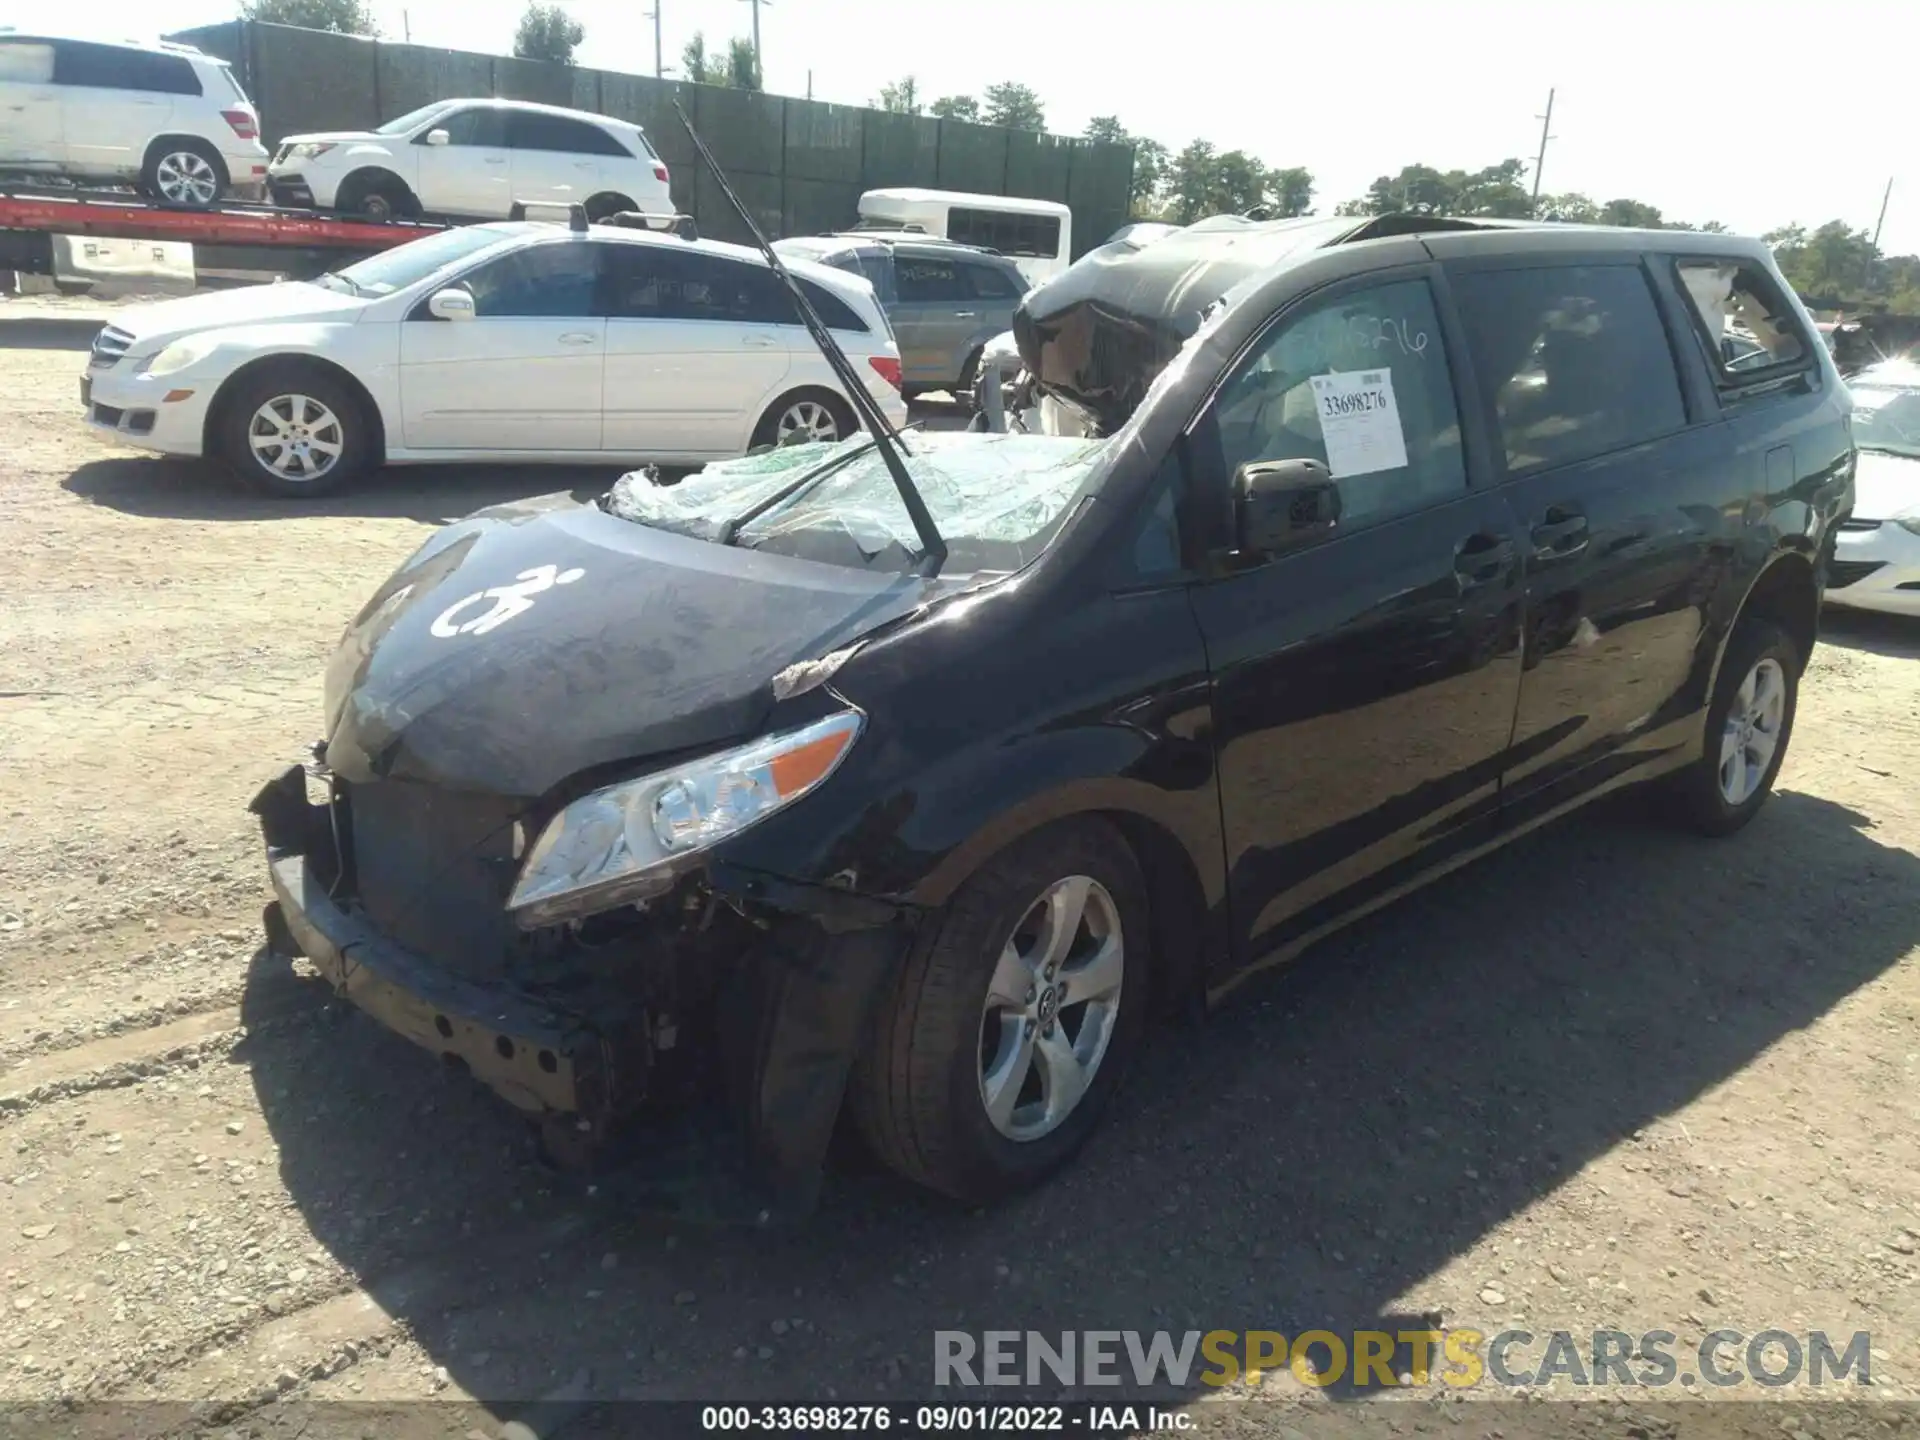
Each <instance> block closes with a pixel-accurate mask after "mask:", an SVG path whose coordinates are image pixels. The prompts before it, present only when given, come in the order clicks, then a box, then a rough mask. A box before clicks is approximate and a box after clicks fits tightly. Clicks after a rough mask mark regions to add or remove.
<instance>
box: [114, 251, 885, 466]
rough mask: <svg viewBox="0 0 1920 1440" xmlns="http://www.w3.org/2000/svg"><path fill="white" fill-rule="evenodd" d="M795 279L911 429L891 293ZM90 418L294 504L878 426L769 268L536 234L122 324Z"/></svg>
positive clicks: (821, 276) (849, 282)
mask: <svg viewBox="0 0 1920 1440" xmlns="http://www.w3.org/2000/svg"><path fill="white" fill-rule="evenodd" d="M788 269H789V270H790V271H791V272H792V274H793V275H794V277H795V279H796V280H798V281H799V283H800V285H801V286H802V287H803V289H804V290H805V292H806V294H807V296H808V299H809V301H810V302H811V304H812V306H813V309H814V310H815V312H816V313H817V314H818V315H819V317H820V319H821V320H822V321H824V322H825V323H826V325H827V326H828V328H829V329H830V330H832V331H833V332H834V335H835V338H836V339H838V341H839V342H840V346H841V348H842V349H843V350H844V351H845V352H846V354H847V357H848V359H849V360H850V361H851V362H852V364H853V367H854V369H855V370H856V371H857V372H858V373H859V375H860V377H861V378H862V379H863V380H864V381H865V382H866V385H867V388H868V389H869V391H870V392H871V393H872V395H873V397H874V398H875V400H876V401H878V402H879V405H880V408H881V410H882V412H883V413H884V414H885V415H886V416H887V418H888V419H889V420H890V421H893V422H894V423H896V424H904V423H905V422H906V405H905V403H904V402H903V401H902V400H901V398H900V388H899V387H900V351H899V348H898V347H897V346H896V344H895V343H894V338H893V332H892V330H891V329H890V328H889V327H888V325H887V320H886V316H885V314H884V313H883V312H882V310H881V308H880V305H879V302H878V301H877V300H876V299H875V297H874V293H873V287H872V285H871V284H869V283H868V282H867V281H866V280H865V279H862V278H861V277H859V276H856V275H851V274H849V273H847V272H845V271H842V270H833V269H829V268H827V267H825V266H820V265H810V264H807V263H804V262H800V261H795V262H793V263H791V264H790V265H789V266H788ZM81 399H82V402H83V403H84V404H85V406H86V411H87V420H88V422H89V424H90V425H91V426H92V427H93V428H94V430H95V431H96V432H99V433H102V434H105V435H110V436H111V437H112V438H113V439H114V440H116V441H118V442H120V443H122V444H127V445H134V446H138V447H140V448H142V449H147V450H155V451H159V452H161V453H163V454H168V455H187V456H201V455H205V456H209V457H218V458H220V459H223V460H225V461H226V462H227V463H228V464H229V465H230V466H232V467H233V468H234V470H236V471H237V472H238V473H239V474H240V475H241V476H242V477H243V478H245V479H246V480H248V481H251V482H252V483H253V484H255V485H257V486H259V487H261V488H263V489H265V490H269V491H272V492H274V493H276V494H282V495H314V494H319V493H321V492H323V491H327V490H331V489H333V488H335V487H337V486H339V485H341V484H343V483H345V482H347V481H348V480H351V479H353V478H354V477H355V476H357V475H359V474H360V473H362V472H363V471H365V470H367V469H369V468H371V467H374V466H377V465H380V464H383V463H384V464H416V463H421V462H430V461H456V460H466V461H471V460H520V461H560V462H566V461H575V462H581V463H593V464H601V463H619V464H639V463H645V462H649V461H651V462H656V463H660V464H668V465H699V464H704V463H706V462H707V461H709V460H714V459H719V458H722V457H725V456H733V455H739V454H742V453H743V452H745V451H746V450H748V449H750V448H752V447H754V446H756V445H762V444H771V443H776V442H779V441H781V440H785V439H789V438H801V437H803V438H807V439H813V440H833V439H838V438H841V437H844V436H846V435H849V434H851V433H852V432H853V431H854V430H855V429H857V428H858V424H859V422H858V420H857V418H856V413H855V411H854V408H853V406H852V405H851V404H850V403H849V402H848V400H847V397H846V395H845V393H844V392H843V391H842V389H841V387H840V384H839V381H838V379H837V378H836V377H835V374H834V372H833V369H832V368H831V367H830V366H829V365H828V363H827V360H826V358H825V357H824V356H823V355H822V354H821V353H820V351H819V350H818V349H817V348H816V347H815V345H814V343H813V341H812V339H811V337H810V336H809V335H808V333H807V330H806V328H805V327H804V326H803V325H802V324H801V323H800V318H799V314H798V311H797V308H796V307H795V305H794V303H793V299H792V296H791V294H790V293H789V292H788V291H787V290H786V289H785V288H784V287H783V286H782V285H781V283H780V279H779V277H778V276H777V275H775V274H774V273H773V270H772V269H771V267H769V266H768V265H767V263H766V261H765V259H764V258H763V257H762V256H761V255H760V254H759V252H758V251H755V250H749V249H745V248H743V247H740V246H737V245H727V244H722V243H720V242H717V241H710V240H686V239H680V238H676V237H673V236H668V235H664V234H659V233H655V232H653V231H647V230H628V229H613V228H605V229H603V228H601V227H599V226H593V227H590V228H587V229H584V230H569V229H568V228H566V227H564V226H555V225H552V224H544V223H539V222H518V223H510V224H495V225H474V226H469V227H466V228H463V229H456V230H447V231H443V232H441V233H439V234H435V235H430V236H427V237H425V238H423V239H420V240H416V241H413V242H412V243H410V244H407V245H402V246H398V247H396V248H395V249H392V250H389V251H386V252H384V253H382V254H379V255H375V256H373V257H371V258H369V259H366V260H362V261H361V262H359V263H358V264H356V265H352V266H349V267H347V268H346V269H344V270H342V271H340V272H339V273H338V274H329V275H326V276H322V277H321V278H320V279H319V280H317V281H314V282H312V283H300V284H280V285H261V286H255V287H253V288H250V289H242V290H227V291H216V292H212V293H209V294H204V295H196V296H192V297H190V298H188V299H184V300H173V301H167V302H165V303H162V304H158V305H149V306H142V307H139V308H136V309H132V310H129V311H126V312H125V313H124V314H122V315H121V316H120V317H118V318H117V319H116V320H115V322H114V323H113V324H111V325H109V326H107V327H106V328H105V329H104V330H102V331H101V332H100V334H99V336H98V338H97V339H95V341H94V344H93V350H92V353H91V355H90V356H89V358H88V365H87V369H86V372H85V374H84V376H83V377H82V380H81Z"/></svg>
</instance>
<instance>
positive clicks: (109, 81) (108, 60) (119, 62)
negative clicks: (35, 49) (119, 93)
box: [53, 40, 201, 95]
mask: <svg viewBox="0 0 1920 1440" xmlns="http://www.w3.org/2000/svg"><path fill="white" fill-rule="evenodd" d="M53 79H54V83H55V84H56V85H75V86H86V87H89V88H92V89H98V90H140V91H145V92H148V93H152V94H161V95H198V94H200V93H201V91H200V77H199V76H198V75H196V74H194V73H193V63H192V62H191V61H189V60H188V59H186V58H185V57H184V56H181V55H166V54H160V53H157V52H155V51H152V50H136V49H133V48H131V47H129V46H123V45H93V44H89V43H87V42H86V41H81V40H63V41H61V42H60V43H59V44H58V45H57V46H56V47H55V49H54V61H53Z"/></svg>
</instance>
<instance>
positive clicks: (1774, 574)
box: [1709, 548, 1820, 693]
mask: <svg viewBox="0 0 1920 1440" xmlns="http://www.w3.org/2000/svg"><path fill="white" fill-rule="evenodd" d="M1748 616H1754V617H1756V618H1759V619H1763V620H1771V621H1772V622H1773V623H1774V624H1776V625H1778V626H1779V627H1780V628H1781V629H1782V630H1784V631H1786V632H1787V635H1788V636H1789V637H1790V638H1791V639H1792V640H1793V643H1794V648H1795V649H1796V650H1798V651H1799V652H1800V666H1801V668H1802V669H1803V670H1804V669H1805V668H1806V665H1807V662H1808V661H1809V660H1811V659H1812V658H1813V645H1814V641H1815V639H1816V638H1818V635H1819V630H1820V584H1819V580H1818V578H1817V576H1816V573H1815V569H1814V560H1813V556H1812V555H1810V554H1809V553H1808V552H1806V551H1805V550H1802V549H1798V548H1793V549H1782V550H1780V551H1778V552H1776V553H1775V555H1774V556H1773V558H1772V559H1771V560H1769V561H1768V562H1767V564H1766V565H1765V566H1764V567H1762V569H1761V571H1760V573H1759V574H1758V575H1756V576H1755V577H1754V580H1753V584H1751V585H1749V586H1748V587H1747V593H1746V595H1745V596H1744V597H1743V598H1742V599H1741V601H1740V608H1739V609H1738V610H1737V611H1735V612H1734V624H1735V625H1738V624H1739V623H1740V621H1741V620H1743V619H1745V618H1747V617H1748ZM1732 634H1733V627H1732V626H1729V627H1728V629H1727V635H1726V636H1725V637H1723V638H1722V640H1721V642H1720V652H1721V653H1720V656H1719V657H1718V658H1716V660H1715V662H1714V670H1715V674H1716V675H1717V674H1718V672H1719V666H1720V661H1721V660H1723V659H1724V658H1725V655H1726V648H1727V641H1728V640H1729V639H1731V638H1732ZM1709 693H1711V691H1710V692H1709Z"/></svg>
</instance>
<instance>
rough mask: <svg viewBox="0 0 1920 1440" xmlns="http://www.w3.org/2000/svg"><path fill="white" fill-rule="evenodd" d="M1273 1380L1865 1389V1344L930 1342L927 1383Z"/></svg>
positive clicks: (1370, 1337) (1661, 1338) (1818, 1337)
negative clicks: (1837, 1386)
mask: <svg viewBox="0 0 1920 1440" xmlns="http://www.w3.org/2000/svg"><path fill="white" fill-rule="evenodd" d="M1276 1375H1283V1376H1287V1377H1290V1378H1291V1379H1292V1380H1294V1381H1297V1382H1299V1383H1300V1384H1302V1385H1311V1386H1315V1387H1321V1388H1324V1387H1327V1386H1334V1385H1343V1384H1345V1385H1350V1386H1353V1387H1355V1388H1375V1387H1377V1388H1383V1389H1384V1388H1390V1387H1402V1386H1416V1385H1443V1386H1448V1387H1451V1388H1454V1389H1467V1388H1471V1387H1473V1386H1476V1385H1485V1384H1493V1385H1498V1386H1503V1387H1507V1388H1518V1387H1521V1386H1529V1387H1535V1388H1547V1387H1558V1386H1571V1387H1575V1388H1589V1387H1595V1386H1612V1385H1625V1386H1634V1387H1637V1388H1645V1389H1663V1388H1665V1387H1668V1386H1676V1385H1677V1386H1683V1387H1693V1386H1701V1385H1704V1386H1709V1387H1713V1388H1717V1389H1725V1388H1728V1387H1731V1386H1736V1385H1749V1384H1751V1385H1762V1386H1767V1387H1770V1388H1776V1389H1777V1388H1780V1387H1783V1386H1792V1385H1832V1384H1842V1383H1845V1384H1853V1385H1871V1384H1872V1383H1873V1340H1872V1337H1871V1335H1869V1333H1868V1332H1867V1331H1864V1330H1856V1331H1855V1332H1854V1333H1853V1334H1852V1335H1849V1336H1847V1337H1845V1339H1844V1341H1843V1342H1841V1343H1835V1341H1834V1339H1833V1338H1832V1337H1830V1336H1828V1334H1827V1333H1826V1332H1825V1331H1824V1330H1810V1331H1806V1332H1804V1333H1802V1334H1795V1333H1793V1332H1790V1331H1786V1330H1762V1331H1759V1332H1758V1333H1756V1334H1753V1335H1748V1334H1746V1333H1744V1332H1742V1331H1739V1330H1713V1331H1710V1332H1708V1333H1707V1334H1706V1335H1705V1336H1704V1337H1702V1339H1701V1340H1700V1341H1699V1343H1698V1344H1697V1345H1691V1346H1683V1345H1682V1344H1681V1343H1680V1340H1679V1337H1678V1336H1677V1335H1675V1334H1674V1332H1673V1331H1671V1330H1648V1331H1645V1332H1644V1333H1642V1334H1639V1335H1632V1334H1629V1333H1628V1332H1626V1331H1625V1330H1593V1331H1589V1332H1584V1333H1576V1332H1573V1331H1568V1330H1555V1331H1552V1332H1549V1333H1545V1334H1538V1335H1536V1334H1535V1333H1534V1332H1532V1331H1530V1330H1497V1331H1493V1332H1491V1333H1489V1332H1487V1331H1484V1330H1471V1329H1466V1328H1460V1329H1450V1330H1427V1329H1408V1330H1355V1331H1352V1332H1347V1333H1338V1334H1337V1333H1335V1332H1334V1331H1331V1330H1303V1331H1301V1332H1300V1333H1299V1334H1297V1335H1293V1336H1287V1335H1283V1334H1282V1333H1280V1332H1279V1331H1277V1330H1244V1331H1242V1330H1208V1331H1205V1332H1202V1331H1199V1330H1187V1331H1183V1332H1180V1333H1177V1334H1176V1333H1174V1332H1172V1331H1167V1330H1154V1331H1142V1330H1067V1331H1059V1332H1055V1333H1052V1334H1047V1333H1043V1332H1041V1331H1038V1330H1024V1331H1023V1330H987V1331H983V1332H981V1333H979V1334H977V1335H976V1334H974V1333H972V1332H970V1331H966V1330H936V1331H935V1332H934V1336H933V1380H934V1384H936V1385H966V1386H980V1385H1006V1386H1028V1387H1036V1386H1043V1385H1065V1386H1099V1385H1112V1386H1127V1387H1131V1388H1133V1389H1137V1390H1146V1389H1149V1388H1150V1387H1153V1386H1156V1385H1165V1386H1173V1387H1175V1388H1180V1389H1184V1388H1188V1387H1190V1386H1192V1385H1194V1384H1200V1385H1211V1386H1216V1387H1217V1386H1226V1385H1233V1384H1236V1383H1241V1382H1245V1383H1250V1384H1254V1385H1259V1384H1262V1383H1263V1382H1264V1381H1265V1380H1266V1378H1267V1377H1269V1376H1276Z"/></svg>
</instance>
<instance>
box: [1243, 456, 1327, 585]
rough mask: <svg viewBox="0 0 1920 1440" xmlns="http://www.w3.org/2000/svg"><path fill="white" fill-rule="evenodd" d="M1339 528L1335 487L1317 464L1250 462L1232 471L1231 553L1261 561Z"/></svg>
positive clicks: (1303, 461) (1307, 461)
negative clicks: (1235, 551)
mask: <svg viewBox="0 0 1920 1440" xmlns="http://www.w3.org/2000/svg"><path fill="white" fill-rule="evenodd" d="M1339 524H1340V487H1339V485H1338V484H1337V483H1336V482H1335V480H1334V478H1333V473H1332V472H1331V471H1330V470H1328V469H1327V467H1326V466H1325V465H1323V464H1321V463H1320V462H1319V461H1318V460H1254V461H1249V462H1248V463H1247V464H1245V465H1242V466H1241V467H1240V468H1239V469H1237V470H1235V471H1234V472H1233V535H1234V549H1235V550H1237V551H1238V552H1239V554H1240V557H1241V558H1242V559H1244V560H1258V559H1264V558H1265V557H1266V556H1269V555H1275V554H1278V553H1280V552H1282V551H1285V550H1291V549H1293V548H1295V547H1296V546H1298V545H1301V544H1303V543H1305V542H1306V541H1308V540H1312V539H1315V538H1317V537H1319V536H1322V535H1330V534H1332V533H1333V531H1334V530H1336V529H1337V528H1339Z"/></svg>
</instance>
